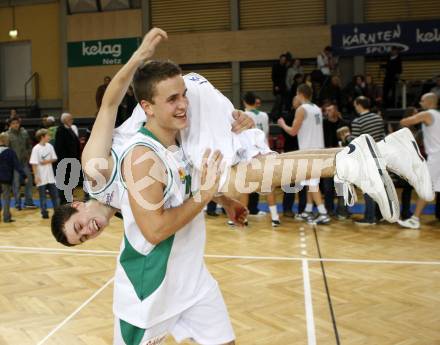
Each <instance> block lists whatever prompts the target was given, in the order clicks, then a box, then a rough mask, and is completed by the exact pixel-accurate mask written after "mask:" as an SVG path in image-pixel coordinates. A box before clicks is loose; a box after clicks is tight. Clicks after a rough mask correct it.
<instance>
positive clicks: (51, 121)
mask: <svg viewBox="0 0 440 345" xmlns="http://www.w3.org/2000/svg"><path fill="white" fill-rule="evenodd" d="M46 123H47V134H48V135H49V143H50V144H51V145H52V146H54V145H55V136H56V133H57V126H55V118H54V117H53V116H48V117H47V120H46Z"/></svg>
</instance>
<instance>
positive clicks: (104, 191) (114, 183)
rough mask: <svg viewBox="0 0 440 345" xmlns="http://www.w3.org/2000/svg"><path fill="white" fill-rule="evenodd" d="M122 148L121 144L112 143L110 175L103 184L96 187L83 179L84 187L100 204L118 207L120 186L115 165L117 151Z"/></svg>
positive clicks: (116, 163)
mask: <svg viewBox="0 0 440 345" xmlns="http://www.w3.org/2000/svg"><path fill="white" fill-rule="evenodd" d="M121 149H122V146H118V145H113V146H112V149H111V154H112V157H113V162H114V165H113V170H112V173H111V175H110V179H109V180H108V181H107V182H105V184H104V186H103V187H101V188H99V189H96V188H94V187H92V185H91V182H90V181H88V180H87V179H84V189H85V191H86V192H87V193H89V194H90V196H91V197H92V198H93V199H96V200H97V201H99V202H100V203H101V204H104V205H107V206H111V207H113V208H116V209H120V204H121V203H120V195H119V191H120V186H119V183H120V182H119V173H118V171H117V165H118V161H119V158H118V157H119V155H120V153H119V154H118V151H120V150H121Z"/></svg>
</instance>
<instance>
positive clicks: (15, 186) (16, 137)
mask: <svg viewBox="0 0 440 345" xmlns="http://www.w3.org/2000/svg"><path fill="white" fill-rule="evenodd" d="M7 133H8V136H9V146H10V148H11V149H12V150H14V152H15V154H16V155H17V158H18V161H19V162H20V164H21V165H22V168H23V171H24V173H25V175H26V184H25V188H24V196H25V200H24V208H26V209H34V208H36V206H35V205H34V201H33V199H32V187H33V180H32V173H31V170H30V168H29V156H30V153H31V149H32V142H31V139H30V137H29V134H28V132H27V130H25V129H24V128H23V127H21V120H20V118H18V117H13V118H12V119H10V121H9V130H8V132H7ZM21 180H22V178H21V176H20V174H19V173H18V172H17V171H14V181H13V183H12V192H13V194H14V199H15V208H16V209H17V210H21V208H22V205H21V197H20V185H21Z"/></svg>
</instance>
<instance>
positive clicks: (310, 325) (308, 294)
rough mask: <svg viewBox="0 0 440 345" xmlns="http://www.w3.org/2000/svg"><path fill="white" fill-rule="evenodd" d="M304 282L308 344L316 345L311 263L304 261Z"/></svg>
mask: <svg viewBox="0 0 440 345" xmlns="http://www.w3.org/2000/svg"><path fill="white" fill-rule="evenodd" d="M301 261H302V272H303V282H304V307H305V311H306V325H307V344H308V345H316V333H315V318H314V316H313V303H312V289H311V287H310V275H309V263H308V261H307V259H302V260H301Z"/></svg>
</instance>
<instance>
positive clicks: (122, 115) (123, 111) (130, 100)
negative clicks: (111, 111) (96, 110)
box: [115, 86, 137, 127]
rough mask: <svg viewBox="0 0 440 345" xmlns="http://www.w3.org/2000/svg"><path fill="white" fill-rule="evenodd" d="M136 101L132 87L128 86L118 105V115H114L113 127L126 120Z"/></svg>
mask: <svg viewBox="0 0 440 345" xmlns="http://www.w3.org/2000/svg"><path fill="white" fill-rule="evenodd" d="M136 105H137V101H136V98H135V97H134V93H133V88H132V87H131V86H129V87H128V89H127V93H126V94H125V96H124V98H123V99H122V101H121V104H120V105H119V107H118V115H117V116H116V123H115V127H119V126H120V125H122V123H123V122H124V121H125V120H127V119H128V118H129V117H130V116H131V114H132V112H133V109H134V108H135V107H136Z"/></svg>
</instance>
